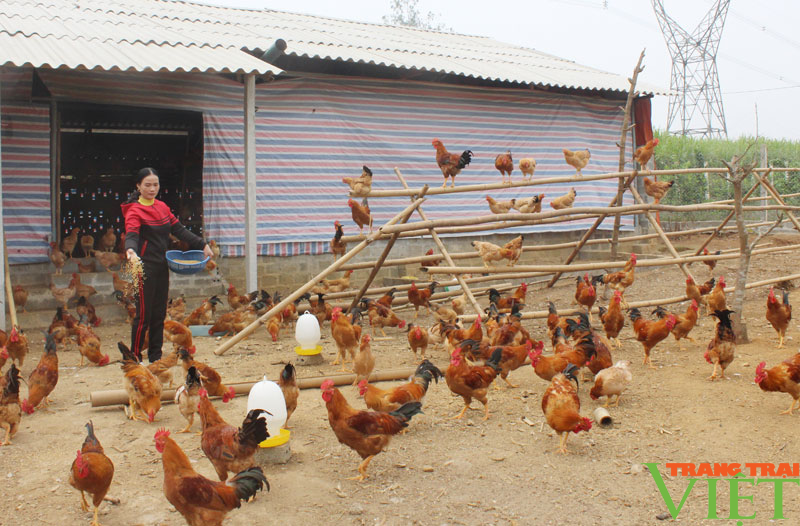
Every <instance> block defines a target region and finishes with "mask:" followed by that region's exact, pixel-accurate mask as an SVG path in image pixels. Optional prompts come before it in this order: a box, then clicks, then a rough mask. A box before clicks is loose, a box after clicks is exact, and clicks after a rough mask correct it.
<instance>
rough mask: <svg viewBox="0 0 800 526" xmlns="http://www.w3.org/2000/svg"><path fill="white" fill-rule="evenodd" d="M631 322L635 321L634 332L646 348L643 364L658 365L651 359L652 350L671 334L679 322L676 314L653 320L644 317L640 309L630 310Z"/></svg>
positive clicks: (653, 367)
mask: <svg viewBox="0 0 800 526" xmlns="http://www.w3.org/2000/svg"><path fill="white" fill-rule="evenodd" d="M628 313H629V317H630V319H631V322H633V332H634V334H636V340H637V341H640V342H642V347H643V348H644V360H643V361H642V365H644V364H647V365H649V366H650V368H651V369H655V368H656V367H655V366H654V365H653V363H652V362H651V361H650V351H651V350H652V349H653V347H655V346H656V345H657V344H658V343H659V342H661V341H662V340H663V339H664V338H666V337H667V336H669V333H670V332H672V329H673V328H674V327H675V324H676V323H677V322H678V320H677V318H676V317H675V315H674V314H669V315H667V316H666V317H665V318H664V319H663V320H658V321H652V320H646V319H644V318H642V315H641V313H640V312H639V309H636V308H634V309H631V310H630V311H628Z"/></svg>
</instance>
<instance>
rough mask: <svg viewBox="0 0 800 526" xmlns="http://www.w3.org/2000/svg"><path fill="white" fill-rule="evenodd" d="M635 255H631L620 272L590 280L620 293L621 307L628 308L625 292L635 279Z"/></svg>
mask: <svg viewBox="0 0 800 526" xmlns="http://www.w3.org/2000/svg"><path fill="white" fill-rule="evenodd" d="M636 260H637V258H636V254H631V257H630V258H629V259H628V261H627V262H626V263H625V266H624V267H623V268H622V270H620V271H617V272H610V273H608V274H601V275H599V276H594V277H593V278H592V283H593V284H594V283H602V284H604V285H605V286H607V287H611V288H612V289H614V290H618V291H620V293H621V294H622V307H623V308H628V302H627V301H625V290H626V289H627V288H628V287H630V286H631V285H633V282H634V280H635V279H636Z"/></svg>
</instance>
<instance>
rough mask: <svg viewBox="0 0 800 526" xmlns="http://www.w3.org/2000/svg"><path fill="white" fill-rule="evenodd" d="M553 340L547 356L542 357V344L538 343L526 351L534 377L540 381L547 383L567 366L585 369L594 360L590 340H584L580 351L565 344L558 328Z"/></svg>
mask: <svg viewBox="0 0 800 526" xmlns="http://www.w3.org/2000/svg"><path fill="white" fill-rule="evenodd" d="M553 338H554V341H555V346H554V352H553V354H551V355H549V356H545V355H543V354H542V351H543V350H544V344H542V345H539V344H538V343H537V344H536V346H535V347H534V348H533V349H531V350H529V351H528V356H529V357H530V359H531V367H533V370H534V372H535V373H536V376H538V377H539V378H541V379H542V380H545V381H548V382H549V381H550V380H552V379H553V378H554V377H555V376H556V375H558V374H559V373H560V372H561V371H563V370H564V368H565V367H567V366H568V365H569V364H572V365H574V366H575V367H576V368H578V369H580V368H581V367H585V366H586V364H587V362H588V361H589V360H591V359H592V358H594V356H595V354H596V351H595V348H594V344H593V343H592V342H591V338H589V339H588V340H585V341H584V343H585V345H583V346H582V347H581V348H580V349H578V348H576V347H572V346H571V345H569V344H568V343H567V341H566V336H565V335H564V331H563V330H561V328H560V327H556V329H555V333H554V335H553Z"/></svg>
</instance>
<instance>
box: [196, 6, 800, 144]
mask: <svg viewBox="0 0 800 526" xmlns="http://www.w3.org/2000/svg"><path fill="white" fill-rule="evenodd" d="M202 3H207V4H212V5H220V6H229V7H244V8H250V9H262V8H266V9H275V10H279V11H292V12H296V13H305V14H311V15H319V16H327V17H335V18H340V19H345V20H355V21H360V22H371V23H382V22H383V20H382V19H383V16H385V15H389V14H391V8H390V4H391V2H390V0H339V1H338V2H333V1H330V0H293V1H292V2H285V1H277V0H203V1H202ZM713 4H714V0H664V6H665V8H666V11H667V14H669V15H670V16H671V17H672V18H674V19H675V20H676V21H677V22H678V23H679V24H680V25H681V27H682V28H683V29H685V30H686V31H687V32H688V33H692V32H693V31H694V29H695V27H696V26H697V24H698V23H699V22H700V21H701V19H702V18H703V17H704V15H705V14H706V12H707V11H708V10H709V9H710V8H711V7H712V5H713ZM418 8H419V11H420V12H421V13H422V14H423V15H424V14H426V13H427V12H433V13H434V14H436V15H438V20H439V21H441V22H442V23H443V24H444V25H445V26H448V27H450V28H452V30H453V32H455V33H463V34H468V35H481V36H487V37H491V38H493V39H495V40H499V41H502V42H507V43H510V44H516V45H520V46H525V47H528V48H533V49H536V50H538V51H542V52H546V53H551V54H553V55H556V56H558V57H561V58H565V59H568V60H572V61H575V62H577V63H579V64H583V65H586V66H591V67H594V68H598V69H601V70H605V71H609V72H612V73H617V74H620V75H625V76H630V75H631V73H632V71H633V67H634V65H635V64H636V60H637V59H638V57H639V53H640V52H641V51H642V49H646V55H645V59H644V64H645V70H644V71H643V72H642V73H641V74H640V76H639V78H640V79H641V80H643V81H647V82H648V83H651V84H656V85H658V86H663V87H664V88H665V89H666V88H669V85H670V69H671V61H670V57H669V51H668V49H667V45H666V43H665V41H664V37H663V35H662V33H661V29H660V27H659V25H658V21H657V19H656V16H655V13H654V11H653V7H652V4H651V2H650V1H648V0H493V1H492V2H486V1H485V0H481V1H478V0H438V1H434V0H419V3H418ZM798 20H800V2H798V1H797V0H769V1H767V2H759V1H756V0H732V1H731V5H730V9H729V10H728V16H727V19H726V21H725V26H724V29H723V32H722V39H721V42H720V45H719V50H718V54H717V68H718V71H719V78H720V85H721V90H722V100H723V108H724V112H725V119H726V124H727V129H728V137H730V138H737V137H739V136H742V135H749V136H754V135H756V133H757V132H758V135H759V136H761V137H768V138H774V139H790V140H800V126H798V123H797V121H798V118H800V109H799V108H800V105H798V103H797V97H798V96H800V36H795V33H794V31H793V27H792V26H796V23H797V21H798ZM668 102H669V101H668V97H666V96H659V97H656V98H655V99H654V100H653V124H654V126H655V127H656V128H660V129H665V128H666V125H667V108H668Z"/></svg>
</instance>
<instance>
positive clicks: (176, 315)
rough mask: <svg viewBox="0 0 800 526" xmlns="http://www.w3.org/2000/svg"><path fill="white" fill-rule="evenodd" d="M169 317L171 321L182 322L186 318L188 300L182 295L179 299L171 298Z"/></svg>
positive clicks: (168, 307) (168, 304)
mask: <svg viewBox="0 0 800 526" xmlns="http://www.w3.org/2000/svg"><path fill="white" fill-rule="evenodd" d="M167 316H169V319H171V320H182V319H183V318H184V317H185V316H186V300H185V299H184V297H183V294H181V295H180V296H179V297H177V298H174V299H173V298H170V299H169V301H168V302H167Z"/></svg>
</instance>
